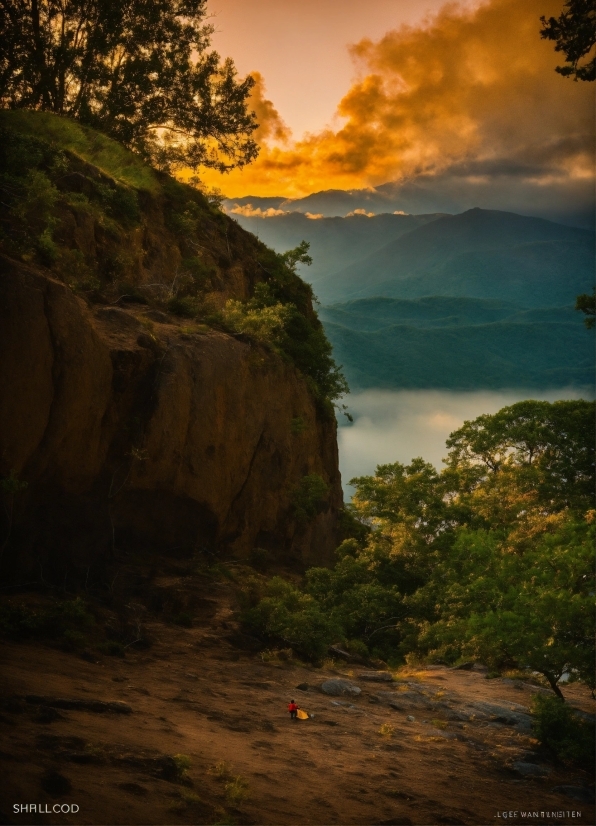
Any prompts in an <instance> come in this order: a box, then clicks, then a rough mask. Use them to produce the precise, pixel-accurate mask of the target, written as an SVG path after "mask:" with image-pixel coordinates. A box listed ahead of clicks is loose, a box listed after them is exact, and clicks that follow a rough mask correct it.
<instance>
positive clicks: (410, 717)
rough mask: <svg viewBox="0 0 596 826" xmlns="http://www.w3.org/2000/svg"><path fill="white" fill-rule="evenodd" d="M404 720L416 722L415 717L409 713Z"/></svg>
mask: <svg viewBox="0 0 596 826" xmlns="http://www.w3.org/2000/svg"><path fill="white" fill-rule="evenodd" d="M406 720H407V721H408V723H415V722H416V718H415V717H412V715H411V714H408V716H407V717H406Z"/></svg>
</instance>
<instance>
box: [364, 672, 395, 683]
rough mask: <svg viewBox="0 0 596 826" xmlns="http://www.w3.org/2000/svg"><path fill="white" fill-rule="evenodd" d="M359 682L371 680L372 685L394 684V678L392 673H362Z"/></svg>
mask: <svg viewBox="0 0 596 826" xmlns="http://www.w3.org/2000/svg"><path fill="white" fill-rule="evenodd" d="M358 679H359V680H369V681H370V682H372V683H392V682H393V676H392V674H391V672H390V671H361V672H360V674H359V675H358Z"/></svg>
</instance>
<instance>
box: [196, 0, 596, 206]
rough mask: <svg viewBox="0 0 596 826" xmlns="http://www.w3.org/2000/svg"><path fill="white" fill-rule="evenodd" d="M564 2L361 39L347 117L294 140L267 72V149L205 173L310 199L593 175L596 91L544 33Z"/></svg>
mask: <svg viewBox="0 0 596 826" xmlns="http://www.w3.org/2000/svg"><path fill="white" fill-rule="evenodd" d="M560 5H561V2H560V0H524V2H523V3H520V2H519V0H490V2H487V3H484V4H482V5H480V6H479V7H476V8H475V9H472V10H470V9H469V8H468V9H465V8H463V7H459V6H457V5H453V4H451V5H447V6H445V7H444V8H443V9H442V10H441V11H440V12H439V13H438V14H437V15H436V16H435V17H433V18H431V19H430V20H429V21H428V22H427V24H426V25H425V26H423V27H418V28H412V27H408V26H404V27H402V28H401V29H399V30H397V31H390V32H388V33H387V34H386V35H385V36H384V37H383V38H382V39H381V40H380V41H377V42H372V41H370V40H362V41H361V42H360V43H357V44H356V45H354V46H352V47H351V53H352V56H353V59H354V61H355V63H356V67H357V70H358V75H357V79H356V81H355V83H354V84H353V86H352V88H351V89H350V90H349V91H348V93H347V94H346V95H345V97H344V98H343V99H342V100H341V102H340V103H339V106H338V114H339V116H340V117H341V118H342V119H343V120H344V123H343V125H342V126H341V127H340V128H338V129H337V130H332V129H326V130H323V131H322V132H320V133H318V134H315V135H306V136H304V137H303V138H302V139H301V140H298V141H295V142H293V143H292V142H290V141H289V134H288V130H287V128H286V127H285V126H284V125H283V122H282V121H281V118H280V117H279V114H278V113H277V112H276V110H275V108H274V107H273V104H272V103H271V102H270V101H267V100H266V99H265V98H264V94H263V82H262V78H261V77H260V76H259V78H258V83H257V86H256V87H255V94H254V104H253V105H254V108H255V111H257V114H258V115H260V116H261V118H262V125H261V134H260V135H259V136H258V137H259V138H260V140H261V154H260V156H259V158H258V160H257V161H256V162H255V163H253V164H252V165H251V166H249V167H246V168H245V169H243V170H236V171H234V172H232V173H230V174H229V175H228V176H220V175H218V174H217V173H212V172H210V173H208V174H206V175H205V176H204V178H205V180H206V183H208V184H210V185H216V186H219V187H221V188H222V189H223V190H224V191H225V192H226V194H228V195H229V196H230V197H238V196H240V195H242V194H248V193H250V194H252V195H273V194H275V195H285V196H286V197H297V196H298V197H299V196H301V195H305V194H308V193H310V192H313V191H316V190H320V189H326V188H338V189H339V188H341V189H349V188H354V187H363V186H367V185H378V184H380V183H384V182H385V181H388V180H399V179H406V178H409V177H412V176H416V175H419V174H425V175H441V174H443V173H444V172H446V171H447V170H453V169H456V168H458V167H459V168H460V169H462V170H463V169H465V172H461V173H458V174H466V175H468V176H472V177H470V180H472V178H473V179H474V180H475V181H476V182H479V181H482V180H489V181H490V179H491V176H494V175H499V174H508V175H513V176H517V177H519V179H520V180H525V181H529V180H533V181H534V183H538V184H540V183H545V184H547V183H548V182H549V181H550V182H552V181H555V182H557V181H559V182H560V181H564V180H569V179H580V178H582V177H584V178H585V177H586V176H588V177H589V176H590V175H591V174H592V139H593V120H592V118H593V114H592V105H593V87H591V84H587V83H574V82H573V81H571V80H569V79H565V78H562V77H561V76H560V75H558V74H556V73H555V71H554V68H555V66H556V65H557V62H560V59H559V55H557V54H555V52H554V50H553V45H552V43H549V42H547V41H544V40H541V39H540V34H539V30H540V15H546V16H547V17H548V16H549V15H551V14H552V15H557V14H558V13H559V12H560ZM255 76H256V75H255ZM273 141H277V144H275V143H274V142H273ZM280 141H285V142H286V143H285V145H280V143H279V142H280Z"/></svg>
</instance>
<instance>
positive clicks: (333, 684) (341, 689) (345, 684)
mask: <svg viewBox="0 0 596 826" xmlns="http://www.w3.org/2000/svg"><path fill="white" fill-rule="evenodd" d="M321 691H322V692H323V694H330V695H331V696H332V697H339V696H340V695H342V694H353V695H357V694H360V693H361V689H360V687H359V686H357V685H354V683H351V682H350V681H349V680H335V679H333V680H326V681H325V682H324V683H323V684H322V685H321Z"/></svg>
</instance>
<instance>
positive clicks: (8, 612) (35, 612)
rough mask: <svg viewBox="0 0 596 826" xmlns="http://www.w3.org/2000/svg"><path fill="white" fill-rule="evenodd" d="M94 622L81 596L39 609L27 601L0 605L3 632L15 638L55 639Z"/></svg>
mask: <svg viewBox="0 0 596 826" xmlns="http://www.w3.org/2000/svg"><path fill="white" fill-rule="evenodd" d="M93 622H94V620H93V617H92V616H91V614H89V613H88V611H87V608H86V606H85V603H84V602H83V600H81V599H78V598H77V599H75V600H67V601H63V602H55V603H54V604H52V605H49V606H47V607H43V608H38V609H35V608H31V607H29V606H27V605H24V604H8V605H2V606H0V633H1V634H2V635H4V636H7V637H10V638H15V639H22V638H44V637H46V638H50V639H55V638H58V637H60V636H61V635H63V634H64V633H65V632H67V631H69V632H72V631H80V629H81V628H90V627H91V626H92V625H93Z"/></svg>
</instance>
